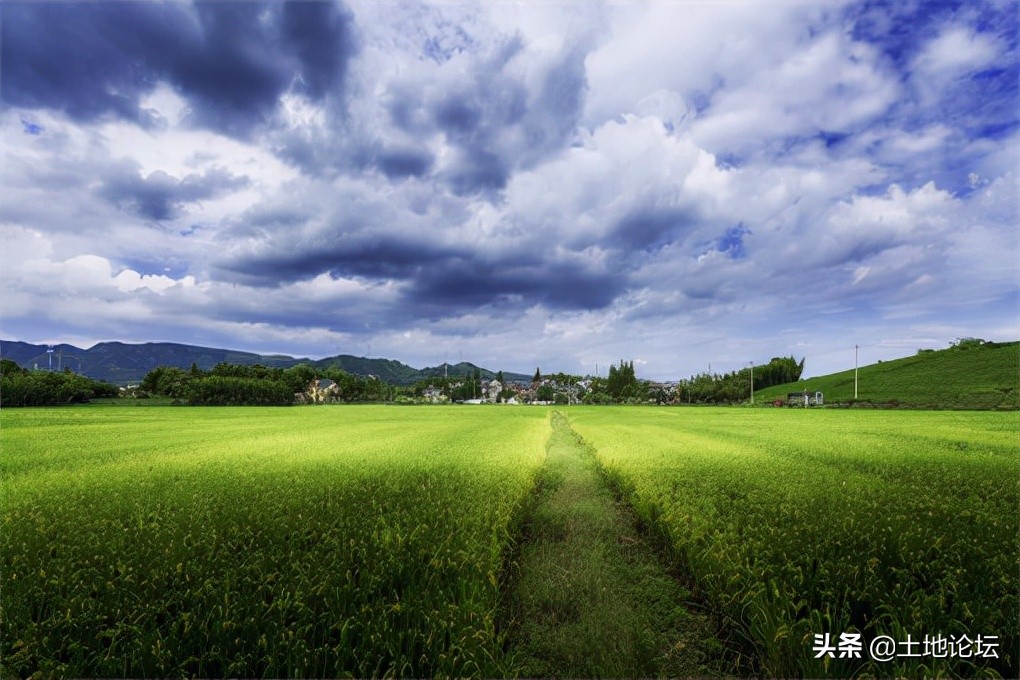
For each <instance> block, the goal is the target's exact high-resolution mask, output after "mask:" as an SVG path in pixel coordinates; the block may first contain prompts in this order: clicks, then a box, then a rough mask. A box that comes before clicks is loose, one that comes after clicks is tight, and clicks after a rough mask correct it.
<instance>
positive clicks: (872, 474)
mask: <svg viewBox="0 0 1020 680" xmlns="http://www.w3.org/2000/svg"><path fill="white" fill-rule="evenodd" d="M561 411H562V413H563V415H565V416H566V421H557V422H563V426H564V427H566V426H567V425H568V424H569V427H570V428H573V430H574V431H575V432H576V433H577V434H579V435H580V436H582V437H583V438H584V441H585V442H586V443H587V444H588V445H590V452H591V455H593V456H594V458H593V461H594V462H595V464H597V465H598V466H600V469H601V471H602V473H603V474H604V476H605V477H606V478H608V479H609V480H610V481H611V482H612V485H613V486H614V487H615V488H616V489H617V491H618V492H619V493H620V494H621V496H622V498H623V500H624V501H626V502H628V503H630V504H631V505H632V506H633V508H634V509H635V511H636V512H637V514H638V516H639V517H640V518H641V520H642V521H643V522H644V525H645V527H646V529H647V530H648V531H649V532H650V534H655V535H656V536H658V537H659V538H661V539H662V541H663V543H664V544H665V545H666V547H667V548H668V551H669V554H670V556H671V558H672V559H674V560H675V562H676V565H678V567H679V568H680V570H681V571H683V572H684V573H685V574H686V575H687V576H688V577H689V578H690V582H691V583H692V584H693V586H694V588H695V590H696V591H697V592H698V593H699V594H700V596H701V597H703V598H704V600H705V601H706V602H707V603H709V604H710V605H711V607H712V608H713V609H714V610H715V611H716V612H717V613H718V614H719V615H720V616H721V617H723V618H724V620H725V621H726V622H727V624H726V625H727V630H728V631H730V633H731V637H730V639H729V640H728V641H727V644H729V645H730V646H731V648H732V650H731V653H732V654H735V655H736V657H737V659H736V661H735V662H734V665H733V670H734V672H737V673H763V674H766V675H778V676H810V677H820V676H830V677H844V676H849V675H857V674H873V675H879V676H889V675H897V674H899V675H903V674H907V675H916V674H918V673H922V674H930V675H938V674H943V675H945V674H958V675H989V674H990V675H995V674H1001V675H1003V676H1007V677H1008V676H1011V675H1012V676H1015V675H1016V672H1017V637H1016V633H1017V631H1018V630H1020V623H1018V619H1017V612H1018V609H1020V603H1018V600H1017V595H1018V587H1020V584H1018V580H1017V573H1018V567H1020V562H1018V560H1020V544H1018V541H1020V539H1018V536H1020V516H1018V512H1017V508H1018V507H1020V458H1018V450H1017V435H1018V425H1017V421H1016V417H1015V414H1014V413H964V412H953V413H945V412H877V411H873V412H856V411H823V410H818V411H809V410H799V411H787V410H766V409H761V410H755V409H707V408H705V409H698V408H694V409H683V408H672V409H669V408H619V407H605V408H601V407H571V408H566V409H562V410H561ZM550 417H551V414H550V412H549V410H548V409H545V408H538V407H534V408H531V407H517V408H514V407H475V408H472V407H445V408H444V407H436V408H428V407H422V408H403V407H393V406H364V407H350V406H347V407H343V406H340V407H318V408H317V407H307V408H206V409H189V408H174V407H147V408H142V407H139V408H130V407H123V408H102V407H92V408H90V407H73V408H64V409H21V410H4V411H3V412H0V437H2V439H0V444H2V448H3V456H2V458H0V475H2V480H3V483H2V485H0V494H2V496H0V500H2V507H0V553H2V557H0V559H2V563H0V564H2V574H0V616H2V620H3V628H4V634H3V638H2V641H0V659H2V662H0V663H2V667H0V674H2V675H3V676H5V677H8V676H31V675H33V674H37V675H40V676H54V675H62V676H103V677H142V676H210V677H211V676H228V675H229V676H246V677H253V676H262V677H265V676H275V677H311V676H317V677H327V676H328V677H334V676H359V677H362V676H363V677H381V676H397V677H424V676H470V677H492V676H512V675H517V674H519V673H521V672H522V671H521V669H518V668H516V667H515V666H514V659H515V658H517V655H515V650H514V649H512V648H511V647H512V645H511V643H512V641H513V639H515V634H514V631H507V630H506V626H504V625H503V624H502V623H501V622H502V621H503V614H502V608H503V607H504V604H505V600H506V592H505V591H506V588H507V587H508V584H507V583H506V582H505V579H504V574H505V571H506V569H505V567H506V561H507V559H508V557H507V556H508V555H509V554H510V553H511V552H512V551H513V550H514V549H515V546H516V545H517V543H518V542H519V541H520V540H521V527H522V525H523V524H524V523H525V519H526V517H525V515H527V513H528V512H530V508H531V501H530V499H531V497H532V493H533V488H534V485H535V482H536V480H537V479H540V478H541V476H542V473H543V470H544V466H545V465H546V450H547V448H546V447H547V444H548V442H549V440H550V433H551V432H552V425H551V420H550ZM521 578H524V576H521ZM679 590H683V589H679ZM664 592H665V591H664ZM568 604H569V603H568ZM564 606H567V605H564ZM853 632H857V633H860V634H861V635H862V636H863V642H864V643H865V650H866V649H867V643H868V642H870V641H871V640H873V639H874V638H876V637H878V636H881V635H888V636H890V637H891V638H893V639H894V640H900V641H902V640H904V639H906V636H907V635H911V636H912V638H913V639H914V640H919V639H920V638H921V637H923V636H925V635H936V634H938V635H943V636H945V637H947V638H948V637H949V636H961V635H968V636H970V637H971V638H973V637H974V636H976V635H983V636H986V637H987V636H995V637H996V638H997V642H998V646H997V648H996V650H995V651H996V652H997V654H996V656H995V657H974V656H970V657H966V658H961V657H934V656H930V655H929V656H927V657H921V658H912V657H903V658H895V659H892V660H889V661H878V660H875V659H871V658H868V655H867V653H865V654H864V655H863V657H862V658H842V659H841V658H838V656H836V655H832V656H830V655H826V654H822V655H821V656H817V657H816V636H821V635H823V634H824V635H831V636H832V637H833V639H836V638H837V637H838V635H839V634H840V633H853Z"/></svg>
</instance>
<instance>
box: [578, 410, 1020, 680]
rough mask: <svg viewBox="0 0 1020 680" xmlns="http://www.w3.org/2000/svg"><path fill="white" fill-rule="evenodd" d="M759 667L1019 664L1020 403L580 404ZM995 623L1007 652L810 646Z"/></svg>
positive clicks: (987, 630)
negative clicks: (1018, 406)
mask: <svg viewBox="0 0 1020 680" xmlns="http://www.w3.org/2000/svg"><path fill="white" fill-rule="evenodd" d="M566 412H567V414H568V416H569V419H570V421H571V426H572V427H573V428H574V429H575V430H576V431H577V432H578V433H579V434H581V435H582V436H583V437H584V438H585V439H586V440H587V441H588V442H590V443H591V444H592V445H593V446H594V448H595V449H596V451H597V453H598V457H599V460H600V461H601V462H602V464H603V465H604V466H605V468H606V470H607V471H608V473H609V474H610V475H613V476H615V477H616V479H617V480H618V483H619V484H620V486H621V487H623V488H626V489H629V494H630V498H631V502H632V504H633V505H634V507H635V508H636V509H637V512H638V514H639V515H640V516H641V517H642V518H644V519H645V520H646V521H647V522H648V523H649V524H651V525H653V526H657V527H659V529H660V530H661V531H662V532H663V533H664V534H665V535H666V536H667V537H668V539H669V541H670V542H671V544H672V545H673V547H674V549H675V550H676V553H677V558H678V559H679V560H681V562H682V563H683V564H685V565H686V568H687V570H688V571H689V572H690V573H691V574H692V575H693V576H694V577H695V579H696V581H697V583H698V586H699V588H700V589H701V590H702V592H703V593H704V594H705V596H706V597H708V598H709V600H710V601H711V602H713V603H714V605H715V607H716V608H717V609H718V611H720V612H721V613H722V614H723V615H724V616H725V617H726V618H727V620H728V621H729V622H730V625H731V626H732V627H733V628H734V629H735V630H737V631H739V632H740V633H741V634H742V636H743V638H744V640H745V643H746V647H747V649H748V650H749V651H752V652H753V654H754V656H755V657H756V665H757V666H758V668H760V671H761V672H762V673H763V674H764V675H766V676H779V677H792V676H807V677H822V676H826V675H829V676H833V675H834V676H837V677H838V676H847V675H850V674H858V673H865V674H869V673H870V674H878V675H883V676H884V675H889V674H893V675H906V676H916V675H955V674H960V675H972V674H975V673H983V672H991V673H995V672H997V673H1000V674H1002V675H1003V676H1005V677H1016V676H1017V671H1018V660H1017V656H1018V640H1017V631H1018V630H1020V620H1018V610H1020V603H1018V588H1020V583H1018V577H1017V574H1018V567H1020V516H1018V513H1017V508H1018V507H1020V452H1018V449H1017V439H1018V434H1020V428H1018V423H1017V420H1016V416H1015V414H1013V413H994V412H993V413H974V412H930V411H841V410H781V411H780V410H748V409H723V408H714V409H709V408H706V409H695V410H691V409H663V408H657V409H653V408H629V409H628V408H616V409H604V410H597V409H590V408H573V409H569V410H567V411H566ZM853 631H858V632H861V633H863V634H864V635H865V637H866V638H870V637H871V636H874V635H878V634H887V635H890V636H892V637H893V638H894V639H895V640H898V641H902V640H905V639H906V635H907V634H910V635H912V636H913V639H914V640H918V639H922V638H923V636H924V635H926V634H930V635H937V634H942V635H945V636H947V637H948V636H950V635H956V636H959V635H964V634H967V635H969V636H971V638H973V636H975V635H978V634H980V635H997V636H998V637H999V641H1000V649H999V654H1000V658H998V659H980V660H976V659H969V660H967V659H964V660H960V659H951V660H947V659H931V658H928V659H924V660H923V661H917V660H911V659H899V660H898V661H895V662H889V663H886V664H881V663H878V662H866V661H859V662H848V661H846V660H840V659H828V658H823V659H815V658H813V657H814V654H813V650H812V645H813V640H814V638H813V636H814V635H816V634H821V633H825V632H829V633H831V634H833V636H834V637H838V634H839V633H842V632H853Z"/></svg>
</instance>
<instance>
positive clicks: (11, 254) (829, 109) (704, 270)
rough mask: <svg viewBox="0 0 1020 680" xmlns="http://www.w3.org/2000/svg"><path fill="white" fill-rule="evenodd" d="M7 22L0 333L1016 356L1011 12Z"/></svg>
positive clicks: (262, 14)
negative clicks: (978, 350)
mask: <svg viewBox="0 0 1020 680" xmlns="http://www.w3.org/2000/svg"><path fill="white" fill-rule="evenodd" d="M0 12H2V13H3V25H2V31H3V35H2V55H0V70H2V73H0V103H2V109H0V135H2V138H3V145H2V148H0V154H2V159H0V167H2V168H3V171H2V173H0V192H2V193H0V239H2V243H3V246H4V247H3V254H2V259H3V262H2V269H0V282H2V286H3V291H4V292H3V296H2V303H0V337H4V338H9V339H17V340H23V341H29V342H51V341H66V342H72V343H76V344H79V345H91V344H92V343H94V342H98V341H102V340H121V341H126V342H144V341H158V340H165V341H176V342H187V343H194V344H204V345H214V346H225V347H232V348H238V349H246V350H252V351H261V352H273V353H288V354H293V355H301V356H312V357H321V356H327V355H332V354H337V353H351V354H356V355H364V354H368V353H370V354H371V355H372V356H384V357H388V358H396V359H400V360H402V361H404V362H406V363H409V364H411V365H415V366H423V365H436V364H439V363H441V362H443V361H456V360H459V359H460V358H463V359H465V360H471V361H474V362H476V363H479V364H482V365H485V366H489V367H492V368H504V369H510V370H518V371H522V372H532V371H533V370H534V368H535V367H536V366H541V367H542V369H543V371H553V370H564V371H571V372H594V370H595V367H596V364H597V365H599V366H600V367H601V368H602V370H603V371H604V370H605V367H606V366H607V365H608V364H609V363H610V362H615V361H617V360H620V359H628V360H634V361H635V365H636V368H637V370H638V373H639V375H642V376H643V377H649V378H659V379H675V378H679V377H685V376H688V375H690V374H692V373H695V372H700V371H703V370H705V369H707V367H708V365H709V364H710V363H711V365H712V368H713V370H716V371H725V370H732V369H736V368H740V367H742V366H746V365H747V363H748V362H750V361H754V362H756V363H762V362H766V361H768V359H769V358H770V357H772V356H779V355H788V354H793V355H795V356H796V357H797V358H800V357H806V374H809V375H810V374H818V373H826V372H829V371H834V370H840V369H843V368H846V367H848V366H850V365H852V361H853V346H854V344H858V345H860V346H861V360H862V362H864V363H870V362H872V361H875V360H878V359H887V358H893V357H898V356H904V355H907V354H911V353H913V352H914V351H916V350H917V349H919V348H922V347H944V346H946V345H947V344H948V343H949V342H950V341H952V340H953V339H954V338H957V337H964V336H977V337H983V338H986V339H994V340H1009V339H1017V338H1020V285H1018V283H1020V276H1018V274H1020V238H1018V231H1017V229H1018V224H1020V219H1018V218H1020V209H1018V206H1020V200H1018V169H1020V164H1018V161H1020V156H1018V152H1020V145H1018V135H1020V132H1018V110H1020V106H1018V105H1020V94H1018V73H1020V72H1018V63H1017V4H1016V2H994V1H993V2H960V3H948V2H938V3H903V2H896V3H892V2H867V3H836V2H824V3H823V2H805V3H796V2H778V3H775V2H772V3H751V2H726V3H709V2H698V3H682V2H670V3H665V2H648V3H642V4H637V3H617V2H612V3H605V4H602V3H592V2H584V3H582V2H564V3H555V4H537V3H536V4H520V3H498V2H497V3H492V4H487V5H484V6H478V5H477V4H457V3H451V2H439V3H434V4H429V3H422V4H412V3H393V4H388V3H387V4H382V3H369V2H365V3H346V4H344V3H339V2H335V3H334V2H327V1H325V0H324V1H321V2H308V3H288V4H281V3H255V2H250V3H249V2H230V3H227V2H193V3H184V2H182V3H142V2H116V3H113V2H109V3H77V2H61V3H18V2H5V3H4V4H3V5H0Z"/></svg>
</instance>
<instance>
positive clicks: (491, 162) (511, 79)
mask: <svg viewBox="0 0 1020 680" xmlns="http://www.w3.org/2000/svg"><path fill="white" fill-rule="evenodd" d="M524 49H525V45H524V43H523V41H522V40H521V39H520V38H519V37H514V38H511V39H508V40H506V41H505V42H504V43H502V44H501V45H499V46H498V47H497V48H496V49H494V51H493V52H492V53H491V54H490V55H488V56H487V57H486V58H480V59H477V60H475V61H472V62H467V63H465V64H464V66H463V68H464V73H463V75H462V76H461V77H459V78H458V79H457V80H456V82H455V83H448V84H447V86H446V87H441V88H431V89H430V88H424V89H423V88H421V87H414V86H411V85H410V84H407V83H400V82H396V83H393V84H391V85H390V88H389V92H388V96H387V101H386V107H387V111H388V113H389V119H390V122H391V123H392V124H393V125H394V126H396V127H397V128H398V129H400V130H402V131H404V132H405V133H409V134H413V135H431V134H434V133H441V134H442V135H443V136H444V138H445V140H446V142H447V143H448V144H449V145H450V146H452V147H453V149H454V150H455V153H454V154H452V155H451V157H450V160H449V161H448V162H447V164H446V165H445V167H444V168H443V170H442V172H441V173H440V176H441V179H443V180H444V181H445V182H446V183H447V184H448V186H449V187H450V189H451V190H452V191H453V192H454V193H455V194H457V195H460V196H468V195H473V194H484V193H489V192H492V191H494V190H500V189H502V188H504V187H505V186H506V184H507V181H508V180H509V178H510V176H511V174H512V173H513V172H514V171H515V170H518V169H527V168H529V167H533V166H534V165H535V164H536V163H537V162H539V161H541V160H544V159H546V158H548V157H549V156H550V155H552V154H554V153H556V152H557V151H559V150H560V149H562V148H563V147H564V145H565V144H566V143H567V142H568V141H569V139H570V135H571V134H572V133H573V131H574V130H575V129H576V126H577V122H578V120H579V118H580V115H581V111H582V109H583V107H584V97H585V93H586V91H587V81H586V79H585V74H584V57H585V55H586V52H585V50H583V49H581V48H580V47H574V48H571V49H567V50H565V51H564V53H563V54H560V55H558V56H557V57H554V58H553V60H552V62H551V63H532V64H530V65H529V66H528V68H530V69H532V70H533V71H537V72H538V77H537V78H534V79H533V80H534V81H535V82H533V83H530V84H529V83H528V82H526V79H525V74H526V73H527V69H526V68H522V67H521V65H520V64H515V63H514V60H515V58H517V57H519V56H520V55H521V54H522V52H523V50H524Z"/></svg>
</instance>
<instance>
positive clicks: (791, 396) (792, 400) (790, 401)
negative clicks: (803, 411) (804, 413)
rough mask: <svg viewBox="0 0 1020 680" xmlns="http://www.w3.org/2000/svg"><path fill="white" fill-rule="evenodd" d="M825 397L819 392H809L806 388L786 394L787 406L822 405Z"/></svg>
mask: <svg viewBox="0 0 1020 680" xmlns="http://www.w3.org/2000/svg"><path fill="white" fill-rule="evenodd" d="M824 403H825V397H824V395H823V394H822V393H821V392H815V393H814V394H811V393H810V392H808V391H807V390H804V391H803V392H788V393H787V394H786V405H787V406H822V405H823V404H824Z"/></svg>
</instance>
